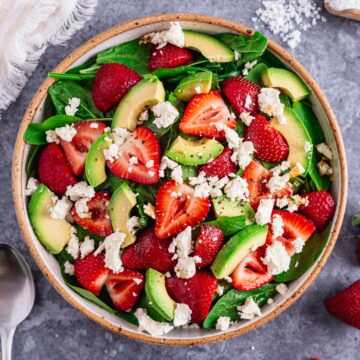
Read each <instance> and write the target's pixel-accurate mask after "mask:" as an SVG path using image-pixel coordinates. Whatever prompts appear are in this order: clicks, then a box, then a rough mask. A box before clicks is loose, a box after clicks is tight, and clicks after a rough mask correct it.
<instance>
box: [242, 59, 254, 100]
mask: <svg viewBox="0 0 360 360" xmlns="http://www.w3.org/2000/svg"><path fill="white" fill-rule="evenodd" d="M256 64H257V60H253V61H248V62H247V63H246V64H245V65H244V68H243V71H242V73H243V75H244V76H245V75H247V74H249V70H251V69H252V68H253V67H254V66H255V65H256ZM245 107H247V106H246V105H245Z"/></svg>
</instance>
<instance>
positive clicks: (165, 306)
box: [145, 269, 176, 321]
mask: <svg viewBox="0 0 360 360" xmlns="http://www.w3.org/2000/svg"><path fill="white" fill-rule="evenodd" d="M145 293H146V297H147V298H148V300H149V301H150V303H151V306H152V307H153V308H154V309H155V310H156V311H157V312H158V313H159V314H160V315H161V316H162V317H163V318H165V319H166V320H168V321H171V320H172V319H173V318H174V313H175V307H176V302H175V301H174V300H173V299H171V297H170V296H169V294H168V292H167V290H166V286H165V275H164V274H162V273H161V272H159V271H156V270H154V269H147V270H146V272H145Z"/></svg>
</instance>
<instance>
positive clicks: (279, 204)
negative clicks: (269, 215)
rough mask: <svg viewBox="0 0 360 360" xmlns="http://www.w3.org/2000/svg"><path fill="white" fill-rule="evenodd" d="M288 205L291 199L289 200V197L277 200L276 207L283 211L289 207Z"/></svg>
mask: <svg viewBox="0 0 360 360" xmlns="http://www.w3.org/2000/svg"><path fill="white" fill-rule="evenodd" d="M288 204H289V198H287V197H282V198H278V199H276V206H277V207H278V208H279V209H282V208H284V207H286V206H288Z"/></svg>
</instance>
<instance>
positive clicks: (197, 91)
mask: <svg viewBox="0 0 360 360" xmlns="http://www.w3.org/2000/svg"><path fill="white" fill-rule="evenodd" d="M194 90H195V92H196V94H201V86H195V88H194Z"/></svg>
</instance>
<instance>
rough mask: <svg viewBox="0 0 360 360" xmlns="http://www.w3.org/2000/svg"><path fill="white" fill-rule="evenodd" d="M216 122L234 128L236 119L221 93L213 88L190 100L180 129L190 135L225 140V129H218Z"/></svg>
mask: <svg viewBox="0 0 360 360" xmlns="http://www.w3.org/2000/svg"><path fill="white" fill-rule="evenodd" d="M215 124H223V125H226V126H227V127H229V128H231V129H234V128H235V126H236V120H235V119H234V117H233V116H232V115H231V113H230V111H229V109H228V107H227V106H226V104H225V101H224V100H223V98H222V97H221V95H220V93H219V92H218V91H215V90H212V91H210V92H209V93H207V94H197V95H195V96H194V97H193V98H192V99H191V100H190V102H189V103H188V105H187V107H186V109H185V113H184V116H183V117H182V119H181V121H180V130H181V131H182V132H184V133H186V134H189V135H195V136H206V137H209V138H214V139H218V140H225V135H224V131H223V130H218V129H217V128H216V126H215Z"/></svg>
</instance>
